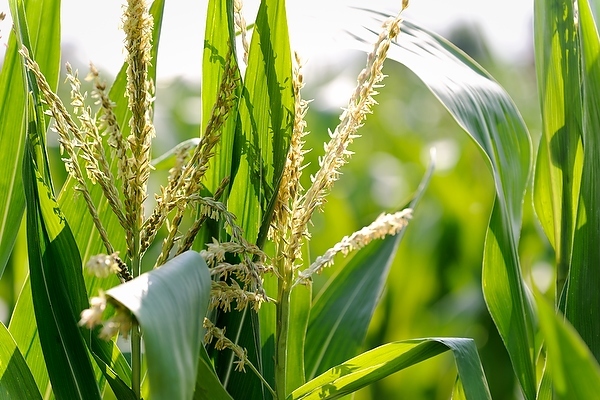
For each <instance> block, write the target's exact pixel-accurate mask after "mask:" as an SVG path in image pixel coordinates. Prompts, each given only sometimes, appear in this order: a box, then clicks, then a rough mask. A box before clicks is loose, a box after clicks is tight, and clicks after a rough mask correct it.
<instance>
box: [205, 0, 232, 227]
mask: <svg viewBox="0 0 600 400" xmlns="http://www.w3.org/2000/svg"><path fill="white" fill-rule="evenodd" d="M204 36H205V37H204V52H203V57H202V82H203V85H202V110H198V111H202V125H201V134H204V133H205V131H206V127H207V125H208V121H209V119H210V116H211V114H212V111H213V108H214V107H215V103H216V101H217V96H218V94H219V93H218V92H219V84H220V82H221V80H222V79H223V73H224V71H225V64H226V61H227V58H228V57H230V62H231V63H232V65H233V68H235V69H236V76H237V77H238V78H240V72H239V69H238V67H237V60H236V58H235V46H236V42H235V25H234V17H233V2H232V1H217V0H211V1H209V2H208V9H207V13H206V31H205V35H204ZM240 80H241V79H240ZM240 93H241V85H240V86H238V90H237V96H238V97H239V95H240ZM237 118H238V107H237V103H236V104H235V106H234V107H233V108H232V109H231V111H230V112H229V114H228V115H227V120H226V121H225V123H224V125H223V128H222V130H221V134H220V135H221V137H220V140H219V143H218V144H217V146H216V148H215V155H214V157H213V158H212V159H211V160H210V162H209V166H208V170H207V174H206V183H205V184H206V187H207V188H208V190H209V191H211V192H214V191H215V190H216V189H217V187H218V185H219V183H220V182H221V180H222V179H223V178H226V177H230V176H231V173H232V165H233V163H234V158H235V159H236V160H239V154H238V155H234V154H233V143H234V140H235V135H236V122H237ZM235 162H237V161H235ZM228 194H229V193H228V191H226V192H225V193H224V195H223V197H222V199H223V200H225V199H227V196H228ZM208 239H210V238H208Z"/></svg>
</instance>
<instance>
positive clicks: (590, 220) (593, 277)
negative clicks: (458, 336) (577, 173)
mask: <svg viewBox="0 0 600 400" xmlns="http://www.w3.org/2000/svg"><path fill="white" fill-rule="evenodd" d="M578 4H579V7H578V8H579V11H578V14H579V16H578V26H579V35H580V43H581V48H580V50H581V85H582V103H583V112H582V125H583V136H582V141H583V159H584V163H583V170H582V176H581V192H580V197H579V207H578V209H577V212H578V214H577V224H576V230H575V236H574V244H573V256H572V262H571V266H570V269H569V275H568V282H567V291H566V297H565V300H566V304H565V316H566V317H567V319H568V320H569V321H570V322H571V323H572V324H573V326H574V327H575V329H576V330H577V332H579V334H580V335H581V337H582V338H583V340H584V341H585V343H587V345H588V347H589V348H590V350H591V351H592V354H593V355H594V357H596V359H597V360H598V359H600V337H599V335H598V332H600V291H599V290H598V287H600V269H599V268H598V265H600V246H598V242H599V241H600V229H599V227H600V138H599V137H598V132H599V131H600V114H598V109H599V107H600V64H598V58H599V57H600V39H599V37H598V30H597V28H596V25H595V23H594V18H593V17H592V14H591V10H590V8H589V4H588V2H587V1H578Z"/></svg>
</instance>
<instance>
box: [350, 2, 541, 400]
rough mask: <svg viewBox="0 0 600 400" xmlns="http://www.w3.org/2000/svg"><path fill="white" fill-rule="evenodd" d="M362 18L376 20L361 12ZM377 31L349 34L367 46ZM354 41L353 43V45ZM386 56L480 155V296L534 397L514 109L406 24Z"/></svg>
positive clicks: (521, 148)
mask: <svg viewBox="0 0 600 400" xmlns="http://www.w3.org/2000/svg"><path fill="white" fill-rule="evenodd" d="M362 13H364V15H365V16H366V17H368V16H369V15H370V16H373V15H379V18H375V20H376V21H377V23H381V21H383V18H382V17H381V16H382V15H384V16H385V14H374V13H373V12H370V11H366V10H362ZM377 31H378V30H377V28H376V27H374V26H373V27H371V26H370V27H369V28H367V29H364V30H361V31H356V30H354V31H351V34H352V35H354V37H355V38H359V39H361V40H363V41H368V42H372V41H373V40H374V38H375V35H376V32H377ZM354 43H355V44H356V43H357V41H356V40H355V41H354ZM388 57H389V58H391V59H393V60H396V61H398V62H400V63H402V64H404V65H405V66H407V67H408V68H409V69H410V70H411V71H413V72H414V73H415V74H416V75H417V76H418V77H419V78H420V79H421V80H422V81H423V82H424V83H425V84H426V86H427V87H428V88H429V89H430V90H431V91H432V93H433V94H434V95H435V96H436V98H437V99H438V100H439V101H440V102H441V103H442V104H443V105H444V107H446V109H447V110H448V111H449V112H450V114H451V115H452V117H453V118H454V119H455V120H456V121H457V122H458V124H459V125H460V126H461V127H462V128H463V129H464V130H465V131H466V132H467V133H468V134H469V136H470V137H471V138H472V139H473V140H474V141H475V143H477V145H478V146H479V147H480V149H481V150H482V152H483V154H484V156H485V160H486V162H487V163H488V165H489V167H490V170H491V172H492V175H493V177H494V182H495V187H496V201H495V203H494V208H493V211H492V216H491V219H490V224H489V227H488V231H487V234H486V244H485V253H484V261H483V292H484V298H485V301H486V304H487V306H488V309H489V311H490V314H491V316H492V319H493V320H494V323H495V324H496V326H497V328H498V331H499V332H500V336H501V337H502V340H503V341H504V344H505V346H506V348H507V350H508V353H509V355H510V358H511V362H512V365H513V367H514V370H515V372H516V375H517V377H518V379H519V382H520V384H521V387H522V389H523V393H524V394H525V397H526V398H527V399H530V400H531V399H534V398H535V393H536V380H535V370H534V365H535V363H534V358H533V357H534V334H533V330H534V327H533V321H534V312H533V310H532V307H531V304H530V301H529V300H528V296H527V289H526V287H525V283H524V281H523V278H522V276H521V270H520V264H519V258H518V243H519V233H520V229H521V216H522V203H523V197H524V192H525V188H526V185H527V181H528V178H529V173H530V168H531V166H530V165H531V144H530V138H529V134H528V132H527V129H526V127H525V124H524V122H523V120H522V118H521V115H520V114H519V112H518V110H517V108H516V106H515V105H514V103H513V102H512V100H511V99H510V97H509V96H508V94H507V93H506V92H505V91H504V89H503V88H502V87H501V86H500V85H499V84H498V83H497V82H495V81H494V80H493V79H492V78H491V77H490V75H489V74H488V73H487V72H485V71H484V70H483V69H482V68H481V67H480V66H479V65H477V63H475V62H474V61H473V60H471V59H470V58H469V57H468V56H467V55H466V54H464V53H463V52H462V51H460V50H459V49H458V48H456V47H455V46H453V45H452V44H450V43H449V42H447V41H446V40H444V39H443V38H441V37H439V36H437V35H435V34H433V33H431V32H428V31H426V30H425V29H423V28H420V27H419V26H418V25H416V24H414V23H411V22H408V21H405V22H404V23H403V24H402V26H401V32H400V35H399V37H398V39H397V42H396V43H395V44H393V45H392V46H391V47H390V51H389V53H388Z"/></svg>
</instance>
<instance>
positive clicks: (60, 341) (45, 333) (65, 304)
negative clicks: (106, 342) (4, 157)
mask: <svg viewBox="0 0 600 400" xmlns="http://www.w3.org/2000/svg"><path fill="white" fill-rule="evenodd" d="M33 122H35V121H33ZM31 126H32V125H30V129H32V128H31ZM39 134H40V133H39V132H37V131H34V132H31V131H30V135H31V137H30V139H29V140H28V142H27V144H28V146H27V153H26V158H25V162H24V167H23V182H24V184H25V199H26V203H27V246H28V255H29V274H30V280H31V293H32V297H33V308H34V312H35V321H36V325H37V329H38V331H39V340H40V344H41V347H42V351H43V354H44V359H45V361H46V365H47V367H48V374H49V377H50V381H51V382H52V388H53V390H54V393H55V394H56V396H57V397H58V398H69V399H93V398H98V399H99V398H100V392H99V388H98V385H97V384H96V378H95V376H94V371H93V369H92V365H91V363H90V359H89V358H88V353H87V347H86V344H85V343H84V341H83V338H82V336H81V334H80V332H79V329H78V327H77V320H78V318H79V314H80V313H81V311H82V310H83V309H84V308H86V307H87V295H86V292H85V285H84V282H83V275H82V273H81V259H80V258H79V251H78V249H77V245H76V244H75V240H74V238H73V235H72V233H71V230H70V229H69V226H68V224H67V223H66V219H65V217H64V215H63V214H62V212H61V211H60V208H59V207H58V204H57V203H56V202H55V200H54V198H53V195H52V191H51V189H50V187H49V186H48V185H47V184H46V180H45V179H44V177H43V176H42V175H41V174H40V172H39V170H38V168H37V163H36V161H35V160H34V157H35V150H34V148H33V146H34V145H33V143H32V142H33V140H34V139H35V138H36V137H37V135H39ZM38 143H39V142H38Z"/></svg>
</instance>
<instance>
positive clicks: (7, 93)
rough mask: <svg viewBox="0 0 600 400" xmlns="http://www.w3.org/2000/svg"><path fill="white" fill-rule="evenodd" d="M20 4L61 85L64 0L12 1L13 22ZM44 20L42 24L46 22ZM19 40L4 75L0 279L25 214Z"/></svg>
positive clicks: (39, 52)
mask: <svg viewBox="0 0 600 400" xmlns="http://www.w3.org/2000/svg"><path fill="white" fill-rule="evenodd" d="M17 4H21V5H22V7H24V8H25V10H26V14H27V21H28V24H29V37H30V38H31V42H32V46H31V53H32V55H33V56H34V57H35V59H36V60H37V61H38V64H39V66H40V69H41V71H42V72H44V73H45V74H46V76H47V77H48V82H49V84H50V85H51V87H56V84H57V82H58V71H59V60H60V0H49V1H43V2H40V1H32V0H27V1H24V2H20V1H16V0H11V2H10V7H11V13H12V14H13V19H14V20H17V18H15V13H16V7H17ZM42 20H43V23H42ZM19 49H20V45H19V42H18V41H17V36H16V34H15V33H14V32H12V33H11V34H10V37H9V41H8V48H7V49H6V54H5V57H4V62H3V64H2V72H1V73H0V115H2V118H0V165H2V168H4V171H5V173H3V174H0V192H1V193H2V194H3V196H1V197H0V276H2V273H3V272H4V268H5V267H6V263H7V262H8V257H9V256H10V253H11V250H12V247H13V245H14V243H15V240H16V237H17V233H18V228H17V227H18V226H20V222H21V219H22V217H23V211H24V210H25V197H24V193H23V183H22V177H21V175H22V172H21V167H22V160H23V152H24V148H25V132H26V121H25V112H24V110H25V109H26V94H27V92H26V90H25V82H24V81H23V67H22V62H21V56H20V55H19V54H18V51H19Z"/></svg>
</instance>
